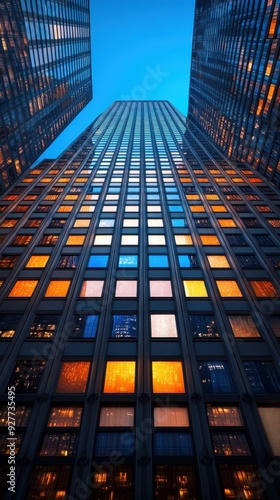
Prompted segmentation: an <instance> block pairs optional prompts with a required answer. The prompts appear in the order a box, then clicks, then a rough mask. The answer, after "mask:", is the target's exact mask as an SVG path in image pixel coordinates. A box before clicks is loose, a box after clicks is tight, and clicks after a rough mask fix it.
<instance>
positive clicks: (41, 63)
mask: <svg viewBox="0 0 280 500" xmlns="http://www.w3.org/2000/svg"><path fill="white" fill-rule="evenodd" d="M0 22H1V26H0V30H1V32H0V33H1V36H0V68H1V71H0V121H1V125H0V192H3V191H4V190H6V189H7V188H8V187H9V186H10V185H12V184H13V182H14V181H15V180H16V179H17V178H18V177H19V176H20V175H21V174H22V173H23V172H24V171H25V170H26V169H27V168H29V167H30V166H31V165H32V163H34V161H35V160H36V159H37V158H38V157H39V156H40V154H41V153H43V152H44V150H45V149H46V148H47V147H48V146H49V145H50V144H51V143H52V141H53V140H54V139H55V138H56V137H57V136H58V135H59V133H60V132H61V131H62V130H63V129H64V128H65V127H66V126H67V125H68V124H69V123H70V122H71V120H72V119H73V118H75V116H76V115H77V114H78V113H79V112H80V111H81V110H82V109H83V107H84V106H85V105H86V104H87V103H88V102H89V101H90V100H91V97H92V88H91V87H92V86H91V60H90V32H89V23H90V21H89V1H88V0H74V1H71V2H56V1H43V0H8V1H5V2H1V4H0Z"/></svg>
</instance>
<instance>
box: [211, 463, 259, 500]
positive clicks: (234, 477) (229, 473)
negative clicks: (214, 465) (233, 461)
mask: <svg viewBox="0 0 280 500" xmlns="http://www.w3.org/2000/svg"><path fill="white" fill-rule="evenodd" d="M219 471H220V475H221V480H222V485H223V493H224V498H228V499H235V498H250V500H264V496H263V495H262V493H260V487H259V483H255V484H253V478H257V477H258V471H257V467H256V466H255V465H247V464H246V465H245V464H244V465H228V464H225V465H219Z"/></svg>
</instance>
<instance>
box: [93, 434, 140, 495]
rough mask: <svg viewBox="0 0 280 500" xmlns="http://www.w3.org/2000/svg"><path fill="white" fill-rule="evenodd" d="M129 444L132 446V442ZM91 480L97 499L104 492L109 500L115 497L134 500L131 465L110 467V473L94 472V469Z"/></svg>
mask: <svg viewBox="0 0 280 500" xmlns="http://www.w3.org/2000/svg"><path fill="white" fill-rule="evenodd" d="M131 444H132V446H134V442H133V443H131ZM113 451H114V450H113ZM91 478H92V483H93V485H92V488H94V492H96V494H97V495H98V498H102V496H103V493H104V492H106V495H110V497H109V498H113V497H115V496H116V495H122V497H121V498H125V500H133V498H134V484H133V466H132V465H122V466H113V465H111V466H110V472H107V471H106V470H104V471H103V470H102V472H96V469H94V471H93V473H92V475H91Z"/></svg>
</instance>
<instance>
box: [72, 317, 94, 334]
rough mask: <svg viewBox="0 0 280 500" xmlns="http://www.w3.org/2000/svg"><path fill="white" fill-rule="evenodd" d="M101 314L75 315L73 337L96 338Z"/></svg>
mask: <svg viewBox="0 0 280 500" xmlns="http://www.w3.org/2000/svg"><path fill="white" fill-rule="evenodd" d="M98 320H99V316H98V315H97V314H87V315H83V316H74V319H73V321H74V325H73V331H72V333H71V338H77V339H81V338H84V339H86V338H87V339H94V338H95V337H96V332H97V327H98Z"/></svg>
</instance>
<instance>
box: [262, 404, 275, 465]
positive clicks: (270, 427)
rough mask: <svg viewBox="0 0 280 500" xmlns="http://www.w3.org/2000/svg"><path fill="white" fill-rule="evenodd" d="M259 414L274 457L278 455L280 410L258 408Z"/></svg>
mask: <svg viewBox="0 0 280 500" xmlns="http://www.w3.org/2000/svg"><path fill="white" fill-rule="evenodd" d="M258 410H259V414H260V417H261V421H262V424H263V426H264V430H265V433H266V436H267V439H268V441H269V443H270V446H271V448H272V453H273V455H274V456H279V455H280V439H279V436H280V408H278V407H272V406H270V407H259V408H258Z"/></svg>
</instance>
